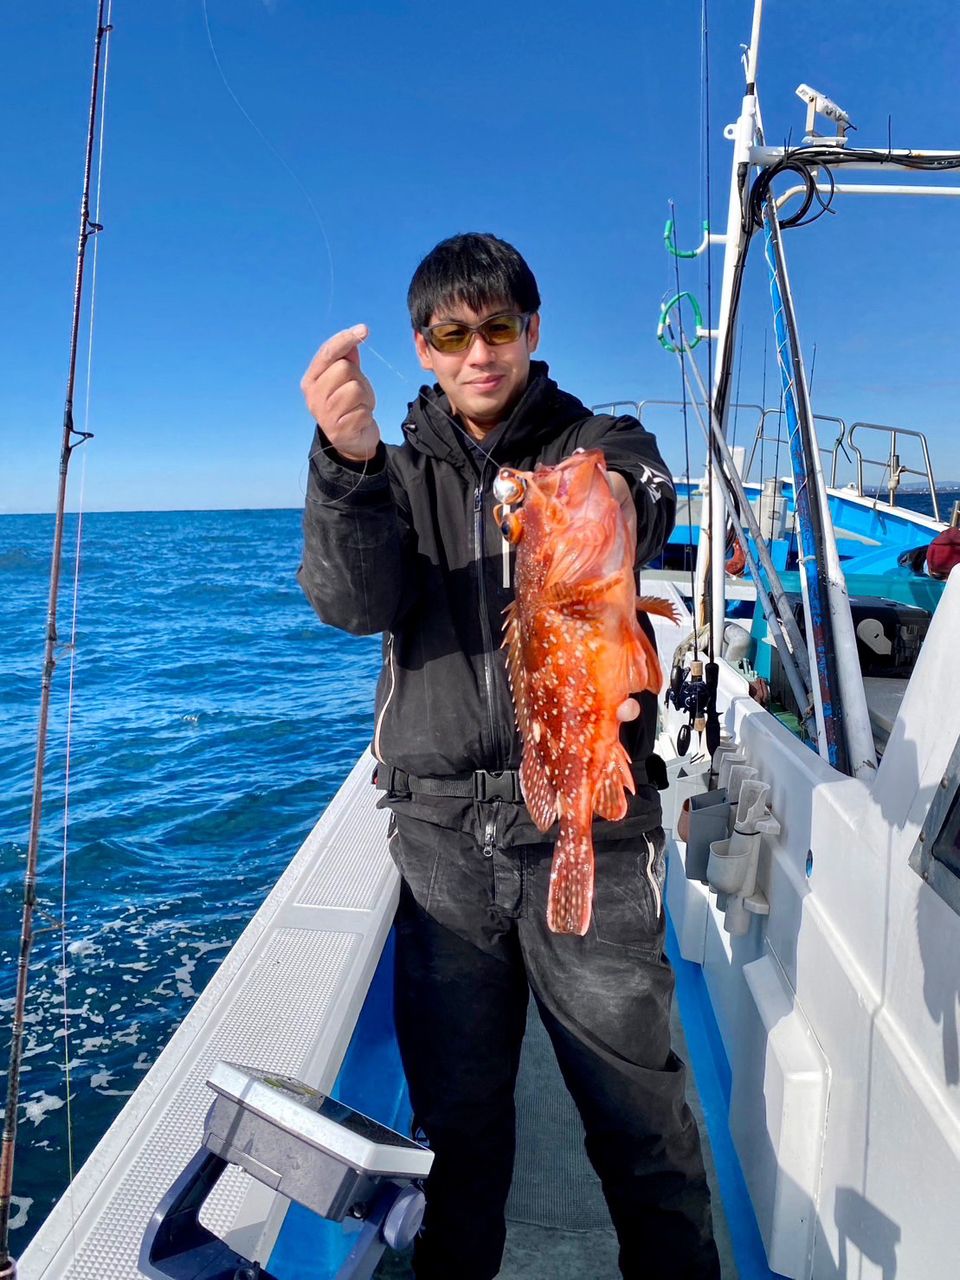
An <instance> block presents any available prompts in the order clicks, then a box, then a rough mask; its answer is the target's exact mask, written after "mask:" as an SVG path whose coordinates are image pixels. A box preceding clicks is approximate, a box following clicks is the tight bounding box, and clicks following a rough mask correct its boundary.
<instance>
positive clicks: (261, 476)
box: [0, 0, 960, 511]
mask: <svg viewBox="0 0 960 1280" xmlns="http://www.w3.org/2000/svg"><path fill="white" fill-rule="evenodd" d="M751 10H752V5H751V3H749V0H743V2H742V3H741V2H740V0H737V2H736V3H734V2H733V0H725V2H724V3H719V0H714V3H712V4H711V5H710V7H709V20H710V73H711V95H710V106H711V116H712V126H713V128H712V139H711V147H710V155H711V170H712V172H711V185H712V194H711V202H712V212H713V219H714V223H715V225H717V226H719V224H720V222H721V220H722V219H723V218H724V217H725V210H726V199H727V186H728V181H729V144H728V143H727V142H725V141H724V139H723V136H722V129H723V126H724V124H726V123H727V122H728V121H730V120H733V119H734V118H735V116H736V114H737V111H738V107H739V101H740V96H741V93H742V84H743V81H742V74H741V71H740V67H739V61H738V59H739V45H740V43H741V42H745V41H746V40H747V39H748V37H749V28H750V16H751ZM95 14H96V3H95V0H82V2H81V0H44V2H43V3H35V4H32V5H18V6H14V5H7V6H6V7H5V13H4V27H5V34H6V47H7V50H8V55H7V59H6V66H5V75H4V77H3V80H2V83H0V95H2V111H3V119H4V122H5V127H4V131H3V141H2V147H3V152H4V155H3V172H4V175H5V179H6V182H5V187H6V192H7V196H6V199H5V201H4V204H5V221H6V228H5V231H6V234H5V235H4V265H3V270H2V273H0V290H2V305H3V314H4V319H5V322H4V325H3V329H4V337H3V341H2V347H0V440H2V448H3V457H2V463H0V511H42V510H50V509H51V508H52V505H53V502H54V498H55V486H56V475H57V463H58V455H59V437H60V424H61V418H62V404H63V391H64V383H65V374H66V359H67V342H68V331H69V318H70V308H71V300H72V287H73V271H74V251H75V241H76V220H77V206H78V202H79V190H80V178H81V168H82V160H83V146H84V133H85V127H86V110H87V101H88V94H89V61H90V54H91V50H92V35H93V26H94V21H95ZM113 20H114V25H115V31H114V34H113V37H112V43H111V49H110V66H109V82H108V95H107V118H106V151H105V171H104V181H103V209H102V215H103V222H104V224H105V227H106V230H105V232H104V234H103V236H102V237H101V243H100V255H99V267H98V288H97V318H96V333H95V346H94V361H93V382H92V396H91V404H92V410H91V419H90V426H91V428H92V429H93V430H94V431H95V432H96V439H95V440H94V441H93V442H92V444H91V445H90V446H88V449H87V467H86V478H85V496H84V506H85V507H86V508H87V509H116V508H127V509H130V508H132V509H138V508H148V509H153V508H167V507H169V508H198V507H247V506H268V507H269V506H295V505H298V504H299V502H300V501H301V497H302V492H303V484H304V458H305V454H306V450H307V447H308V444H309V440H310V434H311V425H310V422H309V420H308V418H307V416H306V413H305V410H304V408H303V405H302V401H301V398H300V393H299V389H298V382H299V378H300V375H301V373H302V371H303V368H304V367H305V365H306V363H307V361H308V359H309V358H310V356H311V354H312V353H313V351H314V349H315V348H316V346H317V345H319V343H320V341H321V340H322V339H323V338H324V337H325V336H326V335H327V334H329V333H330V332H332V331H334V330H336V329H339V328H342V327H344V326H345V325H348V324H352V323H355V322H357V321H361V320H362V321H365V322H366V323H367V324H368V325H369V326H370V330H371V342H372V344H373V346H374V347H375V348H376V349H377V351H378V352H380V353H381V355H382V356H383V357H384V359H385V360H386V361H387V362H389V365H391V366H393V368H388V367H387V365H386V364H384V363H383V362H381V360H379V359H377V358H376V357H375V356H373V355H372V354H371V353H370V352H366V353H365V355H364V366H365V368H366V369H367V371H368V373H369V374H370V376H371V378H372V380H373V382H374V385H375V388H376V391H377V394H378V400H379V404H378V419H379V421H380V423H381V427H382V429H383V431H384V434H385V436H386V438H387V439H388V440H389V439H393V440H396V439H397V438H398V426H399V422H400V421H401V419H402V416H403V413H404V409H405V405H406V403H407V401H408V400H409V399H410V398H411V397H412V396H413V395H414V394H415V392H416V389H417V387H418V386H419V384H420V381H421V378H420V370H419V366H418V365H417V363H416V360H415V358H414V355H413V350H412V343H411V341H410V330H409V324H408V321H407V316H406V312H405V308H404V297H405V293H406V287H407V284H408V281H409V278H410V275H411V273H412V271H413V269H414V268H415V266H416V264H417V262H418V260H419V259H420V257H421V256H422V255H423V254H424V253H425V252H426V251H427V250H429V249H430V247H431V246H432V245H433V244H434V243H435V242H436V241H437V240H439V239H441V238H442V237H444V236H446V235H449V234H451V233H453V232H456V231H463V230H489V231H493V232H495V233H496V234H498V235H501V236H503V237H505V238H506V239H508V240H510V241H512V242H513V243H515V244H516V245H517V246H518V247H519V248H520V249H521V251H522V252H523V253H524V254H525V256H526V257H527V258H528V260H529V261H530V263H531V265H532V267H533V269H534V271H535V273H536V275H537V277H538V279H539V282H540V288H541V293H542V295H543V298H544V307H543V342H542V347H541V354H542V355H543V356H544V357H545V358H546V359H547V360H548V361H549V363H550V365H551V369H552V372H553V373H554V375H555V376H556V377H557V378H558V380H559V381H560V382H561V384H562V385H564V386H565V387H566V388H567V389H568V390H570V391H573V392H575V393H576V394H578V395H579V396H580V397H581V398H582V399H584V400H585V401H586V402H588V403H595V402H598V401H605V400H610V399H613V398H617V399H637V398H644V397H653V398H668V397H675V396H676V395H677V394H678V391H679V375H678V371H677V368H676V365H675V363H674V361H673V359H672V358H671V357H668V356H667V355H665V354H664V353H663V352H662V351H661V350H660V348H659V347H658V345H657V344H656V342H655V340H654V337H653V334H654V330H655V326H656V319H657V310H658V304H659V300H660V298H661V296H662V295H663V293H664V291H665V290H670V291H671V292H672V290H673V266H672V260H670V259H668V257H667V256H666V254H665V253H664V251H663V247H662V232H663V224H664V221H665V218H666V216H667V213H668V201H669V200H670V199H673V200H675V201H676V205H677V216H678V222H679V237H680V239H681V241H682V242H685V243H686V244H691V243H693V242H695V241H696V240H697V239H698V238H699V226H700V221H701V218H702V217H703V216H705V208H704V206H705V191H704V173H703V163H702V146H701V119H702V115H701V113H702V108H701V89H700V35H699V32H700V3H699V0H691V2H689V3H686V2H684V0H675V2H674V3H672V4H666V5H663V4H652V3H638V2H637V0H633V2H632V3H617V2H612V3H608V4H599V5H598V4H597V3H591V4H586V3H579V2H577V3H566V4H563V5H557V4H548V3H542V2H540V0H528V2H527V3H525V4H523V5H504V6H500V7H498V6H484V7H481V8H478V7H476V6H456V5H450V6H442V5H437V4H436V3H420V2H419V0H411V2H410V3H390V4H388V3H384V2H376V3H375V2H370V3H362V2H359V3H358V2H356V0H354V2H351V3H345V2H340V0H324V2H323V3H308V2H307V0H207V2H206V12H205V11H204V6H203V2H202V0H167V2H166V3H164V4H162V5H157V4H146V3H143V0H115V4H114V12H113ZM207 24H209V32H210V35H211V36H212V40H213V45H214V49H215V53H216V58H217V59H218V60H219V63H220V66H221V67H222V70H223V72H224V74H225V76H226V78H227V80H228V82H229V85H230V88H231V89H232V91H233V93H234V94H235V95H236V97H237V98H238V99H239V100H240V102H241V103H242V104H243V107H244V109H245V110H246V112H247V113H248V114H249V116H250V117H251V118H252V120H253V121H254V122H255V125H256V128H254V127H252V126H251V124H250V123H249V121H248V120H247V119H246V118H245V117H244V115H243V114H241V112H240V110H239V109H238V107H237V105H236V103H235V102H234V100H233V98H232V97H231V95H230V92H229V91H228V89H227V88H226V87H225V85H224V82H223V80H222V79H221V76H220V74H219V72H218V69H217V65H216V61H215V59H214V56H213V54H212V52H211V48H210V44H209V42H208V37H207ZM958 65H960V32H958V16H957V11H956V8H955V6H954V4H953V3H952V2H951V3H947V0H916V2H915V3H913V4H910V5H903V4H902V3H891V2H889V0H882V2H880V3H872V4H865V3H851V2H849V0H848V2H846V3H843V2H841V3H836V2H834V3H826V2H825V0H809V2H808V3H806V4H804V5H801V6H798V5H796V4H793V3H791V4H787V3H786V2H785V0H771V2H770V3H768V5H767V8H766V14H765V25H764V33H763V41H762V48H761V59H760V77H759V82H760V91H761V101H762V105H763V111H764V120H765V124H766V126H767V131H768V135H769V137H770V140H771V141H782V140H783V139H784V138H785V137H786V135H787V133H788V132H789V131H791V130H792V135H793V137H794V139H796V138H797V137H799V135H800V133H801V132H802V125H803V111H802V106H801V104H800V102H799V101H798V100H797V99H796V98H795V97H794V96H793V91H794V88H795V87H796V85H797V84H798V83H799V82H800V81H806V82H808V83H810V84H813V85H815V86H817V87H818V88H820V89H822V90H824V91H825V92H827V93H829V94H830V95H831V96H832V97H833V98H834V99H836V100H837V101H838V102H840V103H841V104H842V105H843V106H844V107H846V109H847V110H848V111H849V113H850V115H851V117H852V118H853V120H854V122H855V123H856V124H857V125H858V126H859V130H858V132H857V133H856V134H855V135H854V138H855V140H856V142H858V143H861V144H864V145H871V144H876V145H884V144H885V143H886V138H887V118H888V115H892V122H893V140H894V145H895V146H896V145H899V146H908V145H909V146H914V147H921V146H924V147H933V148H951V147H955V148H960V110H958V107H957V98H956V75H957V67H958ZM258 131H259V132H258ZM261 135H262V136H261ZM264 139H266V141H264ZM278 157H280V158H278ZM281 158H282V162H281ZM957 182H958V185H960V175H958V177H957ZM836 207H837V209H838V215H837V216H836V217H830V216H827V217H824V218H822V219H821V220H820V221H819V222H818V223H817V224H816V225H815V226H813V227H811V228H808V229H806V230H800V231H796V232H792V233H790V234H789V236H788V239H787V249H788V254H789V256H790V264H791V272H792V276H793V280H794V285H795V291H796V294H797V301H798V306H799V320H800V329H801V335H802V338H803V343H804V347H805V350H806V352H807V355H808V356H809V355H810V354H811V353H812V348H813V344H814V343H816V346H817V357H816V373H815V380H814V401H815V407H816V408H817V409H818V410H819V411H822V412H823V413H832V414H838V415H841V416H843V417H845V418H847V419H848V420H850V421H852V420H855V419H858V418H859V419H864V420H868V421H874V422H887V423H897V424H899V425H902V426H907V427H912V428H916V429H921V430H924V431H926V432H927V433H928V436H929V439H930V442H931V447H932V451H933V455H934V461H935V463H936V466H937V470H938V473H939V474H940V475H941V476H943V477H951V478H956V477H957V476H960V433H958V432H957V431H956V429H955V427H954V421H955V418H956V416H957V408H956V402H957V399H958V394H957V393H958V391H960V376H958V363H957V359H956V354H955V346H956V341H957V339H956V325H955V323H954V319H953V312H954V309H955V306H956V298H957V296H958V283H960V281H958V267H957V261H958V257H957V253H956V240H957V219H958V214H960V203H957V202H954V201H953V200H942V201H927V200H917V199H909V200H907V199H904V200H898V201H893V200H887V201H884V202H879V201H871V200H867V199H862V198H859V197H858V198H856V200H855V201H854V200H852V199H850V200H847V201H846V203H843V202H842V200H841V199H840V198H838V201H837V205H836ZM321 223H322V225H321ZM324 237H326V242H327V243H328V245H329V253H328V249H327V247H326V245H325V241H324ZM331 261H332V268H333V269H332V272H331ZM719 275H720V259H719V255H718V256H717V257H716V258H715V262H714V286H715V295H716V293H718V292H719V289H718V282H719ZM682 282H683V285H684V286H685V287H690V288H693V289H694V290H695V291H697V292H699V293H700V294H701V296H702V297H703V298H704V300H705V270H704V266H703V263H702V262H697V263H694V264H692V265H690V264H686V265H685V266H684V269H683V277H682ZM744 315H745V330H744V338H743V362H742V363H743V373H742V375H741V379H742V380H741V387H740V395H741V398H742V399H744V400H756V399H758V398H759V396H760V393H761V386H762V380H763V367H762V366H763V342H764V331H765V329H766V328H767V326H768V323H769V322H768V301H767V286H766V280H765V277H764V273H763V270H762V261H761V255H760V253H759V252H758V251H757V252H756V253H755V260H754V261H753V263H752V266H751V269H750V271H749V274H748V281H747V302H746V304H745V310H744ZM84 364H85V358H82V359H81V378H80V384H81V385H80V387H79V395H78V400H77V403H78V406H79V408H80V413H79V414H78V418H79V417H82V406H83V401H84V390H83V376H82V369H83V366H84ZM775 385H776V381H775V371H774V368H773V364H772V360H770V361H769V362H768V370H767V399H768V402H772V401H773V400H774V398H775V391H774V387H775ZM650 424H651V425H652V426H653V427H654V429H655V430H657V431H658V434H659V436H660V438H661V444H662V447H663V450H664V453H665V454H666V456H667V458H668V460H669V461H670V462H671V463H672V465H673V466H674V467H675V468H676V469H679V468H680V467H681V465H682V457H683V451H682V438H681V436H680V433H679V429H678V424H677V423H676V422H675V421H674V420H673V419H667V418H654V417H651V419H650ZM739 430H740V432H741V438H742V436H743V435H744V434H746V432H747V428H746V427H745V426H744V425H742V424H741V425H740V427H739ZM694 456H695V457H696V458H697V459H699V458H700V457H701V456H702V449H701V448H700V446H699V444H696V447H695V451H694ZM907 460H908V459H907V458H906V457H904V461H907ZM76 462H77V463H79V459H76ZM73 474H74V477H75V478H74V480H73V482H72V488H71V497H72V500H73V503H74V504H75V502H76V500H77V497H78V480H79V474H80V467H79V465H77V466H76V467H75V470H74V472H73Z"/></svg>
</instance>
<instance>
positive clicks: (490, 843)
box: [483, 803, 499, 858]
mask: <svg viewBox="0 0 960 1280" xmlns="http://www.w3.org/2000/svg"><path fill="white" fill-rule="evenodd" d="M498 808H499V803H497V804H495V805H494V806H493V809H492V812H491V813H490V815H489V817H488V818H487V819H486V821H485V822H484V824H483V856H484V857H485V858H492V857H493V854H494V841H495V840H496V836H497V810H498Z"/></svg>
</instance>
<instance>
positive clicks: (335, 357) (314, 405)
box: [300, 324, 380, 462]
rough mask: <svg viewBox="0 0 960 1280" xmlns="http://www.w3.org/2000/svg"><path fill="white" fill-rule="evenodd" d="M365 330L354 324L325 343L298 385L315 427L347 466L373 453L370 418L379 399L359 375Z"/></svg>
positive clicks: (375, 435)
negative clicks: (344, 460)
mask: <svg viewBox="0 0 960 1280" xmlns="http://www.w3.org/2000/svg"><path fill="white" fill-rule="evenodd" d="M366 336H367V326H366V325H365V324H355V325H354V326H353V327H352V328H351V329H342V330H341V331H340V333H335V334H334V335H333V337H332V338H328V339H327V341H326V342H325V343H324V344H323V346H322V347H321V348H320V350H319V351H318V352H317V354H316V355H315V356H314V357H313V359H312V360H311V361H310V365H309V367H308V369H307V371H306V373H305V374H304V375H303V378H302V379H301V382H300V390H301V391H302V392H303V398H304V399H305V400H306V402H307V408H308V409H309V410H310V412H311V413H312V414H313V418H314V421H315V422H318V423H319V424H320V426H321V427H322V428H323V431H324V434H325V435H326V437H327V439H328V440H329V441H330V443H331V444H332V445H333V447H334V449H336V451H337V452H338V453H339V454H342V455H343V457H344V458H347V459H349V460H350V461H351V462H366V461H368V460H369V459H370V458H372V457H373V455H374V454H375V453H376V451H377V445H378V444H379V443H380V428H379V427H378V426H377V423H376V419H375V418H374V416H373V410H374V408H375V407H376V403H377V397H376V396H375V395H374V392H373V387H372V386H371V385H370V382H369V380H368V379H367V378H366V377H365V375H364V374H363V372H362V371H361V369H360V352H359V350H358V348H359V346H360V343H361V342H363V340H364V339H365V338H366Z"/></svg>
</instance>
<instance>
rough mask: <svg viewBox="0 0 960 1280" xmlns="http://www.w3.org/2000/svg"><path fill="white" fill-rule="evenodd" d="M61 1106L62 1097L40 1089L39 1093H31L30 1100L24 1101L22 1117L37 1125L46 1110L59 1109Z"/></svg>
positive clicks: (62, 1102) (62, 1104)
mask: <svg viewBox="0 0 960 1280" xmlns="http://www.w3.org/2000/svg"><path fill="white" fill-rule="evenodd" d="M33 1099H36V1101H34V1100H33ZM62 1106H64V1100H63V1098H58V1097H57V1096H56V1094H52V1093H45V1092H44V1091H43V1090H42V1089H41V1090H40V1092H39V1093H35V1094H33V1095H32V1098H31V1101H29V1102H26V1103H24V1107H23V1118H24V1119H25V1120H32V1121H33V1123H34V1124H35V1125H38V1124H39V1123H40V1122H41V1120H42V1119H43V1118H44V1116H45V1115H46V1114H47V1112H48V1111H59V1110H60V1108H61V1107H62Z"/></svg>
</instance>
